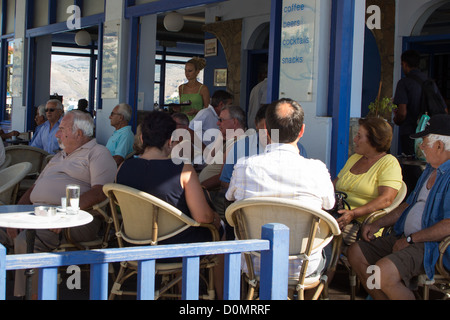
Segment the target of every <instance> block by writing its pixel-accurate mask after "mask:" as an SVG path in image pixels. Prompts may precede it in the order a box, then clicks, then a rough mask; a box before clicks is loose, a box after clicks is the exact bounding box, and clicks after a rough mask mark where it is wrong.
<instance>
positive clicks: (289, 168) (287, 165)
mask: <svg viewBox="0 0 450 320" xmlns="http://www.w3.org/2000/svg"><path fill="white" fill-rule="evenodd" d="M269 196H270V197H280V198H288V199H297V200H304V201H305V202H307V203H308V204H310V205H313V206H315V207H317V208H319V209H331V208H333V206H334V187H333V183H332V182H331V178H330V173H329V172H328V169H327V167H326V166H325V164H324V163H323V162H322V161H320V160H315V159H306V158H303V157H302V156H300V155H299V152H298V150H297V149H296V148H295V147H293V146H292V145H289V144H269V145H268V146H267V147H266V149H265V151H264V153H263V154H260V155H255V156H252V157H249V158H241V159H239V160H238V162H237V163H236V165H235V166H234V171H233V175H232V177H231V181H230V186H229V188H228V191H227V193H226V198H227V199H228V200H230V201H235V200H242V199H246V198H250V197H269Z"/></svg>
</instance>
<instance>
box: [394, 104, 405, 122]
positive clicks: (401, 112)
mask: <svg viewBox="0 0 450 320" xmlns="http://www.w3.org/2000/svg"><path fill="white" fill-rule="evenodd" d="M407 111H408V110H407V108H406V104H399V105H398V108H397V110H395V112H394V114H395V116H394V123H395V124H396V125H401V124H402V123H403V121H405V119H406V114H407Z"/></svg>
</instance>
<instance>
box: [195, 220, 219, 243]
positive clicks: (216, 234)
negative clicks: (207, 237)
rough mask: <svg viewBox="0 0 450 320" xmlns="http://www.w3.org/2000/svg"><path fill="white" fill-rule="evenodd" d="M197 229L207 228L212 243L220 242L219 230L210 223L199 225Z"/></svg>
mask: <svg viewBox="0 0 450 320" xmlns="http://www.w3.org/2000/svg"><path fill="white" fill-rule="evenodd" d="M199 227H203V228H207V229H209V231H210V232H211V235H212V241H220V235H219V230H217V228H216V226H215V225H214V224H212V223H200V225H199Z"/></svg>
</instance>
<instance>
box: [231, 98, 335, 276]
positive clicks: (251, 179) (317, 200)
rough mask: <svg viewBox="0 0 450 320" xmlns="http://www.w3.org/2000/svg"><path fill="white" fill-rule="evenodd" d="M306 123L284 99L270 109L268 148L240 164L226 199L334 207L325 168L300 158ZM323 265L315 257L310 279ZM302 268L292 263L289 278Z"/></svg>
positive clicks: (293, 104) (318, 255) (317, 255)
mask: <svg viewBox="0 0 450 320" xmlns="http://www.w3.org/2000/svg"><path fill="white" fill-rule="evenodd" d="M303 119H304V112H303V109H302V107H301V106H300V105H299V104H298V103H297V102H295V101H293V100H290V99H281V100H279V101H275V102H273V103H272V104H270V105H269V106H268V108H267V113H266V128H267V135H268V141H269V144H268V145H267V147H266V149H265V152H264V153H262V154H259V155H254V156H251V157H249V158H241V159H239V160H238V162H237V164H236V165H235V168H234V172H233V175H232V177H231V181H230V186H229V188H228V191H227V193H226V195H225V196H226V198H227V199H228V200H229V201H239V200H242V199H246V198H251V197H280V198H288V199H296V200H301V201H302V202H303V203H305V204H309V205H310V206H314V207H316V208H318V209H322V208H323V209H330V208H332V207H333V206H334V201H335V200H334V187H333V183H332V181H331V178H330V173H329V172H328V169H327V167H326V166H325V164H324V163H323V162H321V161H319V160H313V159H306V158H304V157H302V156H300V154H299V150H298V146H297V143H298V141H299V139H300V138H301V137H302V136H303V133H304V130H305V125H304V124H303ZM277 135H278V139H277ZM280 214H282V213H281V212H280ZM288 227H289V226H288ZM324 262H325V261H324V256H323V253H322V252H316V253H313V254H312V255H311V257H310V261H309V264H308V268H307V276H308V275H312V274H316V273H318V272H322V271H323V268H324V266H325V263H324ZM255 265H256V266H257V265H258V262H257V261H255ZM300 268H301V263H300V261H298V260H292V261H290V268H289V269H290V272H289V276H290V277H298V276H299V273H300Z"/></svg>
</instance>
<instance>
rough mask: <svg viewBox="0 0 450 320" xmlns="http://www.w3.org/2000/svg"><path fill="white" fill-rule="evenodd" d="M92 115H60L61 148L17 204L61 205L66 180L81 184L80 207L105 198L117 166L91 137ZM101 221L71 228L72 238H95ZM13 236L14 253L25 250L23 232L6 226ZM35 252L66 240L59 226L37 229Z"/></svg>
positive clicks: (20, 288)
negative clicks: (105, 188) (52, 228)
mask: <svg viewBox="0 0 450 320" xmlns="http://www.w3.org/2000/svg"><path fill="white" fill-rule="evenodd" d="M93 132H94V121H93V120H92V117H91V116H90V115H89V114H87V113H83V112H81V111H78V110H72V111H70V112H68V113H67V115H66V116H65V117H64V118H63V119H62V121H61V123H60V125H59V130H58V132H57V133H56V137H57V139H58V142H59V144H60V146H61V149H62V151H61V152H59V153H58V154H56V155H55V156H54V157H53V158H52V160H51V161H50V162H49V163H48V164H47V166H46V167H45V169H44V170H43V171H42V173H41V174H40V175H39V178H38V179H37V180H36V183H35V184H34V185H33V186H32V187H31V188H30V189H29V190H27V191H26V192H25V194H24V195H23V196H22V198H21V199H20V200H19V204H39V205H56V206H58V205H60V204H61V197H65V189H66V185H68V184H78V185H79V186H80V191H81V192H80V193H81V196H80V209H82V210H84V209H87V208H89V207H91V206H93V205H94V204H96V203H99V202H101V201H103V200H104V199H106V196H105V194H104V193H103V185H104V184H106V183H110V182H113V181H114V178H115V175H116V172H117V166H116V163H115V162H114V160H113V158H112V156H111V154H110V153H109V151H108V149H106V148H105V147H104V146H102V145H100V144H98V143H97V142H96V140H95V139H93V138H92V135H93ZM99 228H100V221H99V220H98V219H94V221H93V222H92V223H90V224H88V225H85V226H81V227H75V228H71V229H70V234H71V237H72V238H73V239H74V241H90V240H94V239H95V238H96V236H97V233H98V231H99ZM8 234H9V235H10V236H11V238H12V239H14V253H16V254H20V253H26V251H27V248H26V232H21V233H20V234H19V235H18V236H17V237H16V235H17V231H16V230H11V229H8ZM36 234H37V236H36V242H35V247H34V250H35V252H42V251H49V250H52V249H54V248H56V247H57V246H58V245H59V244H60V243H61V242H64V241H66V239H65V237H64V235H63V233H61V230H38V231H37V232H36ZM15 284H16V285H15V290H14V291H15V292H14V295H15V296H24V295H25V290H24V285H25V279H24V274H23V271H18V272H17V273H16V283H15Z"/></svg>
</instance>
